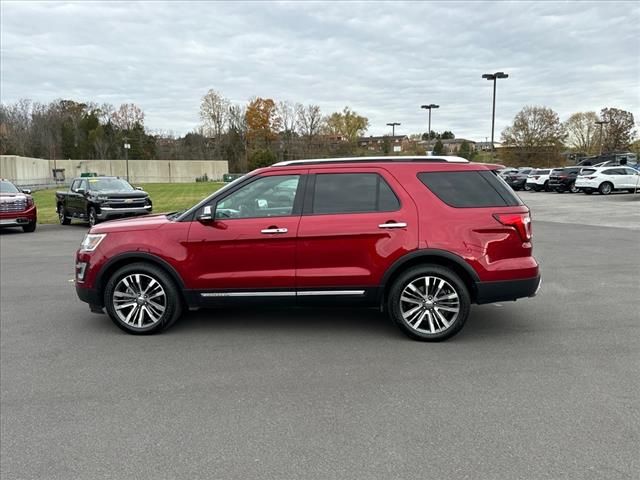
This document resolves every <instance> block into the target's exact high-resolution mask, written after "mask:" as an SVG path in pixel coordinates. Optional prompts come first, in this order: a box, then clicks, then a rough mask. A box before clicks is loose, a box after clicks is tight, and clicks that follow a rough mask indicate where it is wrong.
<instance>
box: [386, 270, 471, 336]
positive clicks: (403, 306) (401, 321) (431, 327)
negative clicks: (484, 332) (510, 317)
mask: <svg viewBox="0 0 640 480" xmlns="http://www.w3.org/2000/svg"><path fill="white" fill-rule="evenodd" d="M426 279H428V280H426ZM441 281H444V284H442V283H441ZM427 283H428V285H429V288H428V289H427V288H426V287H427ZM439 289H440V290H439ZM425 290H426V292H425ZM438 290H439V291H440V292H444V293H445V294H446V295H442V293H439V291H438ZM425 293H430V294H431V295H428V294H425ZM438 294H439V295H440V297H438V298H443V297H451V296H452V295H455V297H453V298H446V299H443V300H442V303H437V302H434V301H433V298H434V297H436V295H438ZM403 299H406V300H408V301H405V300H403ZM431 302H433V303H431ZM414 305H415V306H414ZM438 305H439V306H440V308H438ZM416 308H417V309H418V310H415V309H416ZM444 308H447V309H448V310H444ZM449 309H451V310H449ZM453 309H457V310H456V311H455V312H454V311H453ZM470 309H471V299H470V297H469V291H468V289H467V287H466V285H465V284H464V282H463V281H462V280H461V279H460V277H459V276H458V275H457V274H456V273H455V272H453V271H452V270H450V269H448V268H446V267H441V266H439V265H422V266H418V267H414V268H411V269H409V270H407V271H406V272H404V273H402V274H401V275H400V276H399V277H398V278H397V279H396V280H395V282H394V283H393V285H392V286H391V290H390V291H389V296H388V300H387V311H388V312H389V316H390V317H391V319H392V320H393V321H394V322H395V323H396V325H398V327H399V328H400V330H402V331H403V332H404V333H405V334H406V335H407V336H409V337H410V338H412V339H414V340H420V341H423V342H438V341H442V340H446V339H447V338H450V337H452V336H454V335H455V334H456V333H458V332H459V331H460V329H462V327H463V326H464V324H465V322H466V321H467V318H468V316H469V311H470ZM412 312H413V313H412Z"/></svg>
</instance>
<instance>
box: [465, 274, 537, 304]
mask: <svg viewBox="0 0 640 480" xmlns="http://www.w3.org/2000/svg"><path fill="white" fill-rule="evenodd" d="M541 286H542V275H538V276H536V277H533V278H526V279H524V280H508V281H499V282H478V283H477V284H476V288H477V292H476V303H477V304H479V305H480V304H483V303H494V302H508V301H513V300H517V299H518V298H526V297H535V296H536V294H537V293H538V291H539V290H540V287H541Z"/></svg>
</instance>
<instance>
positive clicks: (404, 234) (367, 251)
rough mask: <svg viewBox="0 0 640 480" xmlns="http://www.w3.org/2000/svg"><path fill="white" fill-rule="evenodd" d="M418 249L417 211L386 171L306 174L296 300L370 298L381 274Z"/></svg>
mask: <svg viewBox="0 0 640 480" xmlns="http://www.w3.org/2000/svg"><path fill="white" fill-rule="evenodd" d="M417 246H418V220H417V210H416V206H415V204H414V202H413V200H412V199H411V198H410V197H409V195H408V194H407V192H406V191H405V190H404V189H403V188H402V186H401V185H400V184H399V183H398V182H397V180H396V179H395V178H394V177H393V176H392V175H391V174H390V173H389V172H388V171H386V170H385V169H382V168H376V167H372V168H354V167H342V168H340V167H336V168H330V169H318V170H316V172H314V171H313V170H311V171H310V176H309V183H308V188H307V194H306V196H305V202H304V210H303V215H302V219H301V221H300V228H299V230H298V246H297V269H296V278H297V286H298V296H299V298H301V297H305V296H310V297H311V296H315V297H323V296H344V297H349V296H364V295H368V294H373V293H375V289H376V287H377V286H378V285H379V284H380V281H381V279H382V276H383V274H384V272H385V271H386V269H387V268H388V267H389V266H390V265H391V264H392V263H393V262H394V261H395V260H396V259H398V258H399V257H401V256H402V255H404V254H405V253H407V252H409V251H411V250H414V249H415V248H417Z"/></svg>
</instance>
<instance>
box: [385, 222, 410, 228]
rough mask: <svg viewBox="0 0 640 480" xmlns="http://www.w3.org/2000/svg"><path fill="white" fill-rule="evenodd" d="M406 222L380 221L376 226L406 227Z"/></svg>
mask: <svg viewBox="0 0 640 480" xmlns="http://www.w3.org/2000/svg"><path fill="white" fill-rule="evenodd" d="M406 227H407V224H406V223H405V222H387V223H381V224H380V225H378V228H406Z"/></svg>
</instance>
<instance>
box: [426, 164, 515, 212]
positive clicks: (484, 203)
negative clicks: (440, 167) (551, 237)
mask: <svg viewBox="0 0 640 480" xmlns="http://www.w3.org/2000/svg"><path fill="white" fill-rule="evenodd" d="M418 178H419V179H420V181H421V182H422V183H424V185H425V186H426V187H427V188H428V189H429V190H431V191H432V192H433V193H434V194H435V195H436V196H437V197H438V198H439V199H440V200H442V201H443V202H444V203H446V204H447V205H450V206H452V207H458V208H464V207H467V208H468V207H505V206H508V207H513V206H517V205H522V202H521V201H520V199H519V198H518V196H517V195H515V194H514V193H513V191H512V190H511V188H510V187H509V186H508V185H507V184H506V183H504V181H503V180H502V179H500V178H499V177H498V176H497V175H495V174H494V173H492V172H489V171H486V170H481V171H467V172H423V173H419V174H418Z"/></svg>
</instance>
